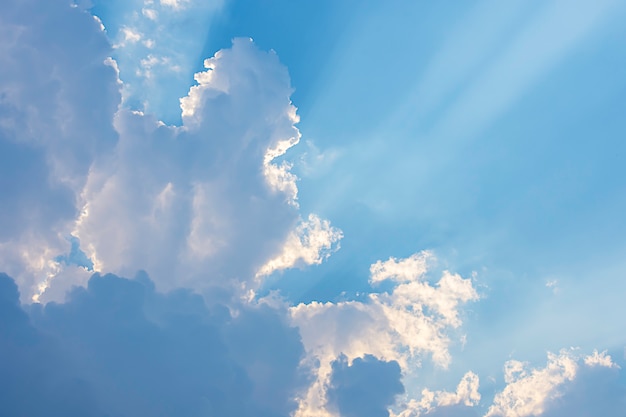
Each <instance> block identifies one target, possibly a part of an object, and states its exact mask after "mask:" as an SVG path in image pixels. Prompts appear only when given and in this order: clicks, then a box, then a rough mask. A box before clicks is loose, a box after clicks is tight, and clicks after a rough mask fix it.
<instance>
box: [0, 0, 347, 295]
mask: <svg viewBox="0 0 626 417" xmlns="http://www.w3.org/2000/svg"><path fill="white" fill-rule="evenodd" d="M31 3H32V2H31ZM24 4H25V3H23V2H21V3H20V2H8V3H7V2H3V4H2V6H0V7H2V12H3V13H2V17H0V19H2V21H3V25H2V29H1V30H3V31H6V32H7V33H6V35H7V36H3V37H2V38H1V40H0V49H2V51H3V53H5V54H4V55H3V56H10V57H11V59H10V60H7V63H6V64H5V65H3V67H2V69H0V92H1V94H0V98H1V99H0V105H1V106H2V108H1V109H0V110H1V111H0V117H2V123H0V146H1V147H2V149H3V150H6V151H7V152H6V153H4V152H3V153H2V158H4V157H5V156H6V157H7V158H9V157H10V158H11V159H12V160H13V162H11V161H7V164H2V167H1V168H0V169H1V170H3V171H5V170H7V172H5V174H6V175H3V176H2V183H0V185H1V186H2V191H3V192H2V197H1V198H2V199H3V200H6V201H7V204H6V207H7V208H8V209H9V210H3V212H2V218H1V219H0V224H2V225H6V226H7V227H6V228H2V231H0V258H1V259H2V261H3V265H5V266H4V267H3V268H4V269H5V270H6V271H7V272H9V273H11V274H12V275H14V276H15V277H16V279H17V281H18V284H19V285H20V288H21V290H22V293H23V296H26V297H28V298H31V296H32V297H34V299H35V300H41V301H46V300H51V299H56V300H58V299H60V298H62V294H64V292H65V291H66V290H67V289H68V288H70V287H71V285H72V284H84V283H85V282H86V280H87V278H88V276H89V271H88V270H87V269H89V268H91V267H93V269H94V270H97V271H106V272H116V273H120V274H126V275H132V274H134V273H135V272H136V271H137V270H139V269H145V270H147V271H148V272H149V273H150V274H151V276H152V277H153V279H154V280H155V282H156V283H157V285H158V286H159V287H162V288H164V289H166V288H173V287H175V286H178V285H182V284H185V285H188V286H191V287H194V288H197V289H201V288H205V289H206V288H209V287H214V286H222V287H224V286H226V287H228V286H230V291H231V292H239V291H241V290H242V289H244V290H245V289H246V288H247V287H249V286H254V285H258V282H259V280H258V279H257V280H255V276H257V278H258V277H260V276H261V275H267V274H269V273H271V272H272V271H274V270H280V269H284V268H289V267H293V266H301V265H305V264H311V263H312V264H315V263H319V262H321V261H322V260H323V259H325V258H326V257H327V256H328V254H330V253H332V251H334V250H336V248H337V246H336V244H337V242H338V241H339V239H340V238H341V232H340V231H339V230H337V229H336V228H333V227H331V226H330V224H329V222H328V221H326V220H322V219H320V218H319V217H317V216H315V215H313V214H312V215H310V216H309V215H308V214H305V215H304V217H303V215H302V214H301V213H300V212H299V208H298V204H297V191H298V190H297V185H296V180H297V178H296V177H295V175H293V174H291V172H290V168H291V165H290V164H289V162H288V161H286V160H285V159H284V156H285V153H286V152H287V151H288V150H289V148H291V147H293V146H295V145H296V144H298V142H299V140H300V132H299V131H298V129H297V128H296V127H295V124H296V123H297V122H298V117H297V115H296V108H295V107H294V106H293V105H292V103H291V101H290V99H289V96H290V94H291V92H292V89H291V86H290V82H289V75H288V73H287V70H286V68H285V67H284V66H282V65H281V64H280V62H279V61H278V58H277V56H276V55H275V54H274V53H273V52H270V53H267V52H263V51H260V50H258V49H257V48H256V46H255V45H254V44H253V43H252V41H251V40H249V39H236V40H235V41H234V43H233V46H232V48H230V49H226V50H223V51H220V52H218V53H217V54H216V55H215V56H214V57H213V58H210V59H208V60H206V63H205V65H206V71H202V72H200V73H198V74H196V76H195V79H196V81H197V84H196V85H195V86H192V87H191V88H190V89H189V92H188V94H187V95H186V96H185V97H184V98H183V99H182V100H181V101H180V107H181V109H180V110H179V112H181V110H182V121H183V124H182V126H169V125H165V124H164V123H162V122H160V121H159V120H158V119H157V117H156V116H154V115H152V114H149V113H144V112H140V111H136V110H131V109H129V108H127V107H125V106H124V105H121V107H120V103H121V101H120V100H121V99H120V88H121V86H122V88H123V87H124V86H125V85H126V84H124V83H122V82H121V81H120V80H119V79H118V78H117V77H118V75H120V76H121V75H122V73H123V71H124V69H123V67H122V68H121V69H119V67H118V65H117V64H118V62H116V61H115V60H113V59H111V58H109V57H108V56H109V54H111V53H112V52H113V49H112V48H111V46H110V44H109V43H108V42H107V39H106V36H105V33H104V32H103V31H102V28H101V26H100V23H99V22H98V21H97V20H95V19H94V18H93V17H92V16H91V15H89V14H88V13H87V12H86V11H85V10H84V9H83V8H81V7H70V6H69V5H68V4H65V3H63V2H56V1H54V2H47V3H46V6H45V7H40V8H38V7H35V6H34V3H33V4H31V6H32V7H28V8H26V7H25V6H24ZM29 4H30V3H29ZM194 4H195V3H194ZM145 6H146V7H150V8H155V9H154V10H156V9H158V7H157V6H158V5H157V4H155V3H152V4H146V5H145ZM159 7H160V6H159ZM190 7H191V4H190ZM27 9H28V10H30V9H33V10H36V11H37V12H36V13H40V16H39V20H41V23H37V24H35V23H33V22H35V21H36V20H33V19H30V18H31V17H32V16H31V15H30V14H29V13H30V12H28V13H27ZM151 10H152V9H151ZM148 14H150V13H148ZM153 17H154V16H153ZM56 28H63V30H57V29H56ZM120 30H122V33H123V38H124V41H125V42H129V43H133V42H134V43H138V42H139V41H140V40H143V39H144V38H145V37H147V36H148V35H147V33H148V32H144V31H143V29H142V28H140V27H136V26H131V25H127V26H123V27H122V28H121V29H120ZM49 33H52V34H53V36H49ZM64 37H67V39H71V42H65V41H64V40H63V39H65V38H64ZM118 49H119V48H118ZM155 53H156V52H155ZM153 57H154V58H155V59H157V55H154V56H153ZM159 59H161V60H160V61H159V62H161V63H162V62H165V61H163V60H162V58H159ZM163 59H164V58H163ZM40 62H47V63H48V64H47V65H48V66H49V67H51V68H52V71H48V70H46V71H43V70H40V69H39V68H41V65H39V63H40ZM168 62H169V61H168ZM146 65H148V64H146ZM155 65H156V64H155ZM148 67H149V68H148ZM148 67H146V68H148V70H150V71H152V69H154V66H153V65H152V64H150V65H148ZM118 71H121V72H118ZM87 91H89V92H90V93H89V94H86V92H87ZM16 157H17V158H18V159H17V160H16V159H15V158H16ZM20 158H21V159H20ZM16 164H20V169H17V168H16ZM8 170H11V172H9V171H8ZM12 173H17V177H16V176H15V175H13V174H12ZM11 179H17V181H18V182H17V183H16V182H15V181H12V180H11ZM9 196H10V197H9ZM3 207H5V205H4V204H3ZM69 235H71V236H74V237H76V238H77V239H80V245H81V246H80V250H81V252H82V253H84V254H85V255H86V257H87V260H88V261H89V265H90V267H89V268H86V267H83V269H82V270H77V269H76V268H77V265H75V264H74V265H67V262H65V261H64V259H66V257H67V256H70V253H71V252H72V251H73V249H72V247H71V244H70V243H69V242H68V241H67V239H66V237H67V236H69ZM271 260H274V261H273V264H272V265H273V266H271V267H267V266H266V267H264V265H267V264H268V262H270V261H271ZM92 263H93V265H91V264H92ZM260 270H263V273H262V274H258V272H259V271H260ZM72 279H75V280H74V281H73V282H72ZM173 280H175V281H176V282H173Z"/></svg>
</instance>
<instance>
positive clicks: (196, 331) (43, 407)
mask: <svg viewBox="0 0 626 417" xmlns="http://www.w3.org/2000/svg"><path fill="white" fill-rule="evenodd" d="M0 314H1V316H2V320H1V321H0V348H1V349H2V355H1V356H0V370H2V372H0V388H2V389H0V401H1V402H2V405H3V412H4V413H7V415H29V416H43V415H65V416H102V415H119V416H136V415H152V416H171V415H179V416H213V415H216V414H217V415H224V416H229V415H232V416H235V415H237V416H267V417H270V416H271V417H277V416H286V415H288V414H289V413H290V412H291V411H292V410H293V409H294V407H295V406H296V404H295V402H294V401H293V398H294V395H295V393H296V392H297V391H298V389H299V387H301V386H302V383H303V382H305V379H304V378H303V375H302V374H301V373H300V371H299V370H298V366H299V362H300V359H301V357H302V355H303V348H302V345H301V342H300V339H299V336H298V332H297V330H296V329H294V328H291V327H289V326H288V325H287V324H286V323H285V320H284V319H283V318H281V316H280V315H279V312H278V311H276V310H273V309H270V308H268V307H266V306H263V305H258V306H250V305H246V306H239V308H238V310H237V314H236V316H235V315H232V314H230V313H229V310H228V308H226V307H225V306H221V305H217V304H211V305H207V304H206V303H205V302H204V301H203V299H202V297H201V296H199V295H197V294H194V293H193V292H191V291H189V290H182V289H178V290H175V291H172V292H169V293H165V294H163V293H157V292H155V290H154V286H153V285H152V283H151V282H150V280H149V279H148V278H147V277H146V276H145V275H142V276H139V277H138V278H137V279H135V280H127V279H122V278H118V277H116V276H112V275H107V276H99V275H95V276H93V277H92V278H91V279H90V281H89V285H88V287H87V288H77V289H76V290H75V291H74V292H73V293H72V294H71V296H70V297H69V299H68V301H67V302H66V303H64V304H54V303H50V304H48V305H46V306H45V307H44V306H41V305H33V306H32V307H30V313H29V314H27V313H26V312H25V311H24V310H22V309H21V308H20V305H19V301H18V292H17V288H16V286H15V284H14V283H13V281H12V280H11V279H10V278H9V277H8V276H6V275H0ZM268 336H270V337H268Z"/></svg>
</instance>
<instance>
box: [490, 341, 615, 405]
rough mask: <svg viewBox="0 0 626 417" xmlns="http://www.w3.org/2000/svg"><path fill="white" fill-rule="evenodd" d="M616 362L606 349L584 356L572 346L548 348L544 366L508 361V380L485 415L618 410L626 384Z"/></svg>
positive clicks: (505, 374) (505, 372)
mask: <svg viewBox="0 0 626 417" xmlns="http://www.w3.org/2000/svg"><path fill="white" fill-rule="evenodd" d="M618 368H619V367H617V366H616V365H615V364H614V363H613V361H612V359H611V358H610V356H608V354H606V352H603V353H598V351H594V353H593V354H592V355H589V356H586V357H582V358H581V357H580V356H578V355H576V354H575V352H574V351H572V350H562V351H561V352H560V353H559V354H553V353H548V363H547V364H546V366H545V367H544V368H535V369H529V368H528V364H526V363H523V362H520V361H516V360H511V361H508V362H507V363H506V364H505V367H504V377H505V382H506V383H507V385H506V387H505V388H504V389H503V390H502V391H501V392H499V393H497V394H496V396H495V398H494V401H493V405H492V406H491V407H490V408H489V410H488V411H487V414H486V415H485V417H491V416H494V417H495V416H501V417H526V416H544V417H548V416H550V417H565V416H571V415H581V416H582V415H603V416H604V415H606V416H618V415H622V414H623V410H624V408H623V406H624V404H625V403H626V395H625V394H626V387H625V386H624V384H623V383H620V382H619V381H617V378H616V373H617V372H618ZM607 376H608V377H609V378H607ZM598 382H600V384H597V383H598ZM599 387H602V389H599ZM583 393H584V395H581V394H583ZM600 410H604V411H603V412H600Z"/></svg>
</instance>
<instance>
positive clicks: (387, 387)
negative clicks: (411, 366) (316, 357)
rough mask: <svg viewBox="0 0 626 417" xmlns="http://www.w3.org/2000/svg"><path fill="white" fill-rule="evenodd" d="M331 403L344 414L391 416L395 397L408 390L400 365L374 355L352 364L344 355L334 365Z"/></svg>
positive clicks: (373, 416)
mask: <svg viewBox="0 0 626 417" xmlns="http://www.w3.org/2000/svg"><path fill="white" fill-rule="evenodd" d="M332 370H333V371H332V375H331V379H330V386H329V387H328V402H329V405H330V406H331V407H333V408H336V409H338V410H339V413H340V414H341V416H342V417H388V416H389V412H388V411H387V409H388V407H389V406H391V405H392V404H393V402H394V400H395V396H396V395H398V394H402V393H403V392H404V385H402V382H401V380H400V378H401V376H402V375H401V372H400V365H399V364H398V362H396V361H390V362H386V361H381V360H379V359H377V358H376V357H374V356H372V355H365V356H364V357H363V358H356V359H354V361H352V364H348V359H347V358H346V357H345V356H341V357H340V358H339V359H337V360H336V361H334V362H333V364H332Z"/></svg>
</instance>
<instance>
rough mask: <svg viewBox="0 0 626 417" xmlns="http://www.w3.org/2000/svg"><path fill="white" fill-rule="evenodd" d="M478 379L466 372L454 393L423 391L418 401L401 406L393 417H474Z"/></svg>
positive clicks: (476, 376)
mask: <svg viewBox="0 0 626 417" xmlns="http://www.w3.org/2000/svg"><path fill="white" fill-rule="evenodd" d="M478 386H479V378H478V375H476V374H475V373H473V372H471V371H470V372H467V373H466V374H465V375H464V376H463V378H461V381H460V382H459V384H458V386H457V388H456V391H455V392H448V391H431V390H429V389H424V390H423V391H422V398H421V399H420V400H419V401H418V400H415V399H410V400H409V401H408V402H407V403H406V404H403V405H402V406H401V407H399V408H400V409H401V411H400V412H399V413H398V414H393V417H419V416H422V415H425V416H439V417H443V416H456V417H461V416H470V415H471V416H474V415H476V414H475V413H476V411H475V410H474V409H473V407H475V406H476V405H477V404H478V402H479V401H480V397H481V396H480V393H479V392H478Z"/></svg>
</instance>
